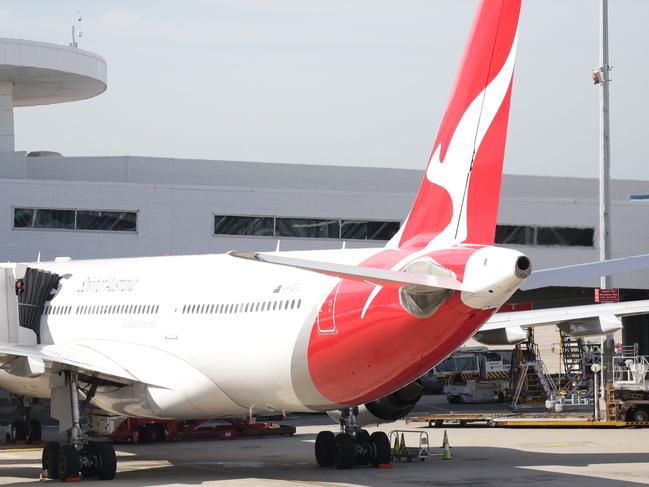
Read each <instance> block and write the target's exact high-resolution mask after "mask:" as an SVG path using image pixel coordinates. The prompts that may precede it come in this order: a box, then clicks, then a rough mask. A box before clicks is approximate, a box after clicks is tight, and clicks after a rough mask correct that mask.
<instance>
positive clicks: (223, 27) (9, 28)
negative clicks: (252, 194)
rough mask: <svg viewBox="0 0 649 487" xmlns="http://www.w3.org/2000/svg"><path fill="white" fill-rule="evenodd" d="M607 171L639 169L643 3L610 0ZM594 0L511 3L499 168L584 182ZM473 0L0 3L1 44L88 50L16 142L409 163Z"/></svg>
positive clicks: (444, 88)
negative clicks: (509, 70) (60, 96)
mask: <svg viewBox="0 0 649 487" xmlns="http://www.w3.org/2000/svg"><path fill="white" fill-rule="evenodd" d="M609 4H610V6H609V9H610V33H609V36H610V60H611V64H612V65H613V66H614V70H613V71H612V74H611V78H612V80H613V81H612V83H611V174H612V177H613V178H617V179H643V180H649V156H647V151H646V149H645V141H646V140H647V138H648V135H649V122H647V121H646V119H647V115H646V114H647V113H649V92H648V90H647V86H649V62H647V52H646V51H647V39H646V26H647V25H648V24H649V2H648V1H646V0H610V2H609ZM598 5H599V1H598V0H526V1H525V0H524V2H523V12H522V18H521V26H520V35H519V37H520V39H519V50H518V56H517V65H516V72H515V80H514V90H513V95H512V106H511V115H510V123H509V136H508V142H507V151H506V157H505V172H507V173H510V174H535V175H552V176H569V177H596V176H597V171H598V150H599V149H598V147H599V146H598V143H599V142H598V133H599V132H598V114H599V108H598V100H599V98H598V89H597V88H596V87H594V86H593V84H592V80H591V70H592V69H593V68H594V67H595V66H597V65H598V64H599V61H598V42H599V41H598ZM476 6H477V1H476V0H401V1H399V2H396V1H393V0H392V1H385V0H273V1H268V0H185V1H182V2H180V1H164V0H162V1H160V0H156V1H153V0H139V1H133V0H131V1H125V0H115V1H109V0H105V1H102V2H98V1H96V0H76V1H70V0H57V1H56V2H53V1H51V0H30V1H28V2H26V1H24V0H3V2H2V3H0V21H1V22H2V25H3V34H2V36H4V37H15V38H23V39H30V40H37V41H44V42H54V43H60V44H67V43H68V42H69V41H70V26H71V22H72V17H73V13H74V12H75V10H79V11H80V12H81V16H82V19H83V20H82V22H81V28H82V31H83V36H82V38H81V40H80V43H79V47H80V48H82V49H85V50H88V51H91V52H94V53H97V54H99V55H101V56H102V57H104V58H105V59H106V61H107V63H108V89H107V91H106V92H105V93H103V94H102V95H100V96H98V97H95V98H93V99H90V100H84V101H79V102H73V103H67V104H61V105H52V106H43V107H25V108H17V109H16V110H15V134H16V150H27V151H29V150H55V151H58V152H61V153H63V154H64V155H69V156H73V155H142V156H160V157H177V158H200V159H218V160H235V161H237V160H246V161H266V162H282V163H307V164H334V165H352V166H374V167H394V168H409V169H422V170H423V168H424V167H425V165H426V161H427V159H428V156H429V154H430V151H431V149H432V143H433V141H434V138H435V134H436V130H437V127H438V125H439V123H440V121H441V118H442V115H443V112H444V109H445V106H446V101H447V99H448V96H449V94H450V90H451V86H452V83H453V80H454V78H455V74H456V69H457V67H458V63H459V60H460V56H461V53H462V51H463V49H464V44H465V42H466V38H467V35H468V31H469V28H470V25H471V22H472V19H473V15H474V13H475V8H476Z"/></svg>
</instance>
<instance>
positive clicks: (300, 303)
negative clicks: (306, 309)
mask: <svg viewBox="0 0 649 487" xmlns="http://www.w3.org/2000/svg"><path fill="white" fill-rule="evenodd" d="M301 305H302V300H301V299H298V300H297V307H298V309H299V308H300V306H301Z"/></svg>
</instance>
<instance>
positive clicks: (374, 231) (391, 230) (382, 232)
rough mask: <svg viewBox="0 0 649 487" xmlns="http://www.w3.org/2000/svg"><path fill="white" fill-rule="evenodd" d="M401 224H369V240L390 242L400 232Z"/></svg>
mask: <svg viewBox="0 0 649 487" xmlns="http://www.w3.org/2000/svg"><path fill="white" fill-rule="evenodd" d="M399 227H400V223H399V222H374V221H370V222H367V238H368V240H390V239H391V238H392V237H394V235H395V234H396V233H397V232H398V231H399Z"/></svg>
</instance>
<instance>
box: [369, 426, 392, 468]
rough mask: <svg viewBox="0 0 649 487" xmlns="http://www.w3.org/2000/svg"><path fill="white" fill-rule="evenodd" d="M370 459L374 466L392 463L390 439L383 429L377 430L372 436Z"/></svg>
mask: <svg viewBox="0 0 649 487" xmlns="http://www.w3.org/2000/svg"><path fill="white" fill-rule="evenodd" d="M370 440H371V448H370V460H371V462H372V466H373V467H378V466H379V465H381V464H384V463H390V440H389V439H388V435H386V434H385V433H384V432H383V431H376V432H374V433H372V436H371V437H370Z"/></svg>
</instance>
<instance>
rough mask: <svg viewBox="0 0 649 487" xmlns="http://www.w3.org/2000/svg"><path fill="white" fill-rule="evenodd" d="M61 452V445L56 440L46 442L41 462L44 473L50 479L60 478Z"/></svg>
mask: <svg viewBox="0 0 649 487" xmlns="http://www.w3.org/2000/svg"><path fill="white" fill-rule="evenodd" d="M60 454H61V445H59V444H58V443H55V442H49V443H46V444H45V448H43V456H42V457H41V463H42V466H43V473H44V475H45V477H47V478H48V479H58V478H59V455H60Z"/></svg>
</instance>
